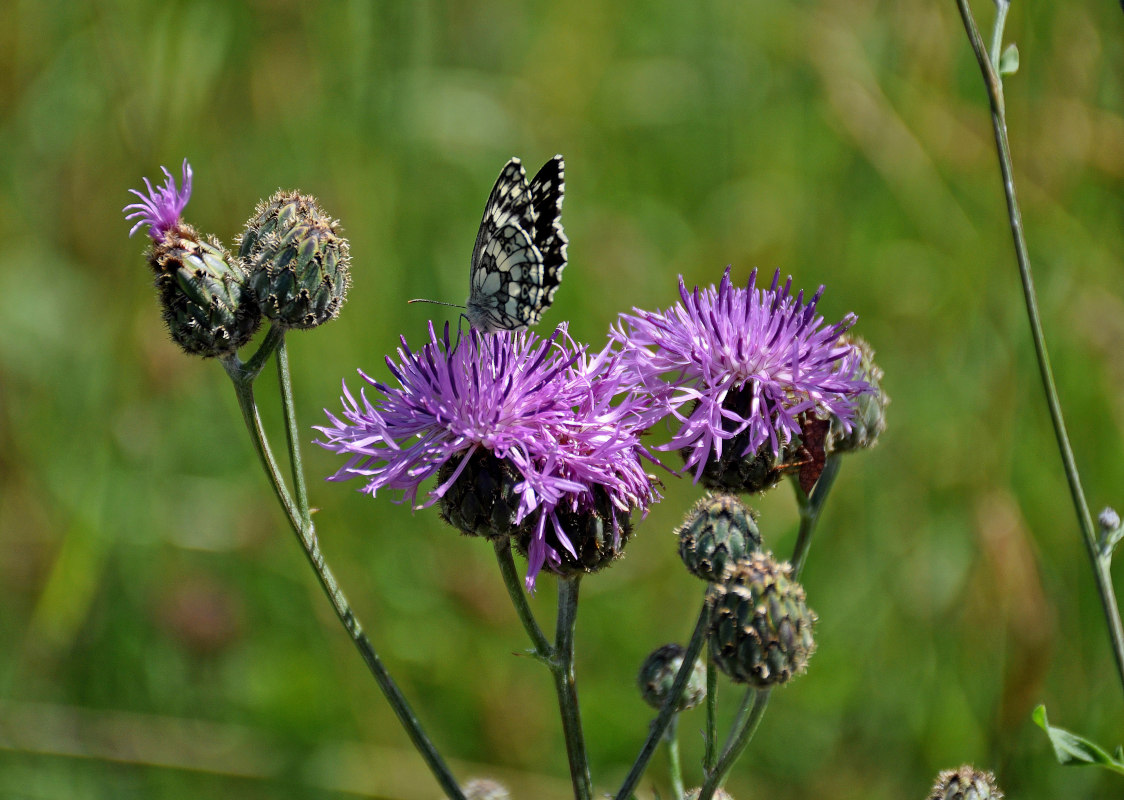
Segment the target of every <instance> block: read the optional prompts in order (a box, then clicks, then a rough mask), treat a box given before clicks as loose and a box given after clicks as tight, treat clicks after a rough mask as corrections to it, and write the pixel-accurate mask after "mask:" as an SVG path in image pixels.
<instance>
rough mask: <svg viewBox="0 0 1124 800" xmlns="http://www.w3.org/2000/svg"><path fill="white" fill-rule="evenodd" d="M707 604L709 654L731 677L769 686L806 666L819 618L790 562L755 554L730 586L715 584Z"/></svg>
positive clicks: (732, 575) (737, 569) (730, 577)
mask: <svg viewBox="0 0 1124 800" xmlns="http://www.w3.org/2000/svg"><path fill="white" fill-rule="evenodd" d="M708 601H709V602H710V605H711V617H710V628H709V631H708V637H709V638H708V641H709V644H710V652H711V654H712V655H713V657H714V661H715V663H716V664H717V665H718V668H719V669H721V670H722V671H723V672H725V673H726V674H727V675H729V676H730V678H731V679H733V680H734V681H736V682H738V683H748V684H751V685H753V686H756V687H758V688H765V687H767V686H775V685H778V684H782V683H785V682H787V681H788V680H789V679H790V678H791V677H792V676H793V675H797V674H799V673H801V672H803V671H804V670H805V669H806V668H807V666H808V658H809V657H810V656H811V655H812V652H813V651H814V650H815V647H816V645H815V641H814V639H813V638H812V628H813V627H814V626H815V624H816V615H815V612H813V611H812V610H811V609H809V608H808V606H807V604H806V603H805V600H804V587H803V586H801V585H800V584H799V583H797V582H796V581H794V580H793V579H792V567H791V566H789V565H788V564H787V563H785V564H778V563H777V562H776V561H775V560H774V559H773V556H772V554H771V553H768V552H756V553H751V554H750V555H749V556H748V557H746V558H744V559H742V560H741V561H738V562H737V563H735V564H734V566H733V568H732V569H731V570H730V571H729V572H728V574H727V577H726V580H725V582H723V583H716V584H712V585H711V587H710V591H709V593H708Z"/></svg>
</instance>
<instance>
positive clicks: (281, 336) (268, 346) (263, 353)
mask: <svg viewBox="0 0 1124 800" xmlns="http://www.w3.org/2000/svg"><path fill="white" fill-rule="evenodd" d="M283 341H285V329H284V328H282V327H280V326H277V325H273V326H271V327H270V329H269V332H268V333H266V335H265V339H263V340H262V343H261V347H259V348H258V351H257V352H256V353H254V354H253V355H252V356H251V357H250V360H249V361H247V362H245V363H242V362H237V363H238V366H239V367H240V369H241V374H242V377H243V378H244V379H246V380H250V381H252V380H254V379H255V378H256V377H258V373H260V372H261V371H262V369H263V368H264V367H265V362H266V361H268V360H269V357H270V356H271V355H273V351H274V350H276V349H277V346H278V345H279V344H281V343H282V342H283ZM234 360H235V361H237V356H236V357H235V358H234ZM227 372H230V369H229V368H228V369H227Z"/></svg>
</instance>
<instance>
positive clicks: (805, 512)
mask: <svg viewBox="0 0 1124 800" xmlns="http://www.w3.org/2000/svg"><path fill="white" fill-rule="evenodd" d="M841 463H842V456H841V455H839V454H837V453H832V454H831V455H829V456H828V457H827V461H825V462H824V466H823V472H821V473H820V477H819V479H818V480H817V481H816V485H815V486H814V487H813V488H812V495H811V497H809V496H808V495H806V494H804V490H803V489H801V488H800V484H799V483H798V482H797V481H796V480H795V479H794V480H793V481H792V485H793V487H794V488H795V490H796V503H797V505H798V506H800V532H799V533H798V534H797V535H796V545H795V547H793V549H792V577H793V580H800V573H801V572H802V571H803V570H804V562H805V561H806V560H807V558H808V550H809V549H810V548H811V546H812V534H813V533H814V532H815V530H816V523H817V522H819V519H820V512H821V511H823V507H824V504H825V503H826V502H827V496H828V495H829V494H830V493H831V487H832V485H834V483H835V479H836V477H837V476H838V475H839V465H840V464H841Z"/></svg>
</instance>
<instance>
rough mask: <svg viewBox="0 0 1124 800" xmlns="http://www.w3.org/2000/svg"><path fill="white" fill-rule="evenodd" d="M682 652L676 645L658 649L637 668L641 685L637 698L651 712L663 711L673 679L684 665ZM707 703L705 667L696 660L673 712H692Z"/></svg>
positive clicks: (667, 645)
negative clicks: (705, 701) (641, 698)
mask: <svg viewBox="0 0 1124 800" xmlns="http://www.w3.org/2000/svg"><path fill="white" fill-rule="evenodd" d="M683 653H684V650H683V648H682V647H681V646H680V645H677V644H665V645H664V646H663V647H657V648H656V649H655V650H653V651H652V653H651V654H650V655H649V656H648V657H647V658H646V659H644V663H643V664H642V665H641V666H640V675H639V676H638V677H637V679H636V680H637V683H638V684H639V685H640V696H641V697H643V698H644V702H645V703H647V704H648V705H650V706H651V707H652V708H654V709H657V710H658V709H661V708H663V704H664V701H665V700H666V699H667V695H668V693H669V692H670V691H671V685H672V684H673V683H675V676H676V674H677V673H678V672H679V668H680V667H681V666H682V665H683ZM705 699H706V666H705V665H704V664H703V663H702V661H699V660H698V659H696V660H695V666H694V668H693V669H692V670H691V677H690V678H688V679H687V686H686V688H684V689H683V694H682V695H681V696H680V698H679V703H678V704H677V705H676V706H675V710H676V711H686V710H687V709H688V708H694V707H695V706H697V705H698V704H699V703H701V702H702V701H703V700H705Z"/></svg>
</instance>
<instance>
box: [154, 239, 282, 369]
mask: <svg viewBox="0 0 1124 800" xmlns="http://www.w3.org/2000/svg"><path fill="white" fill-rule="evenodd" d="M149 265H150V266H151V267H152V270H153V272H155V273H156V281H155V284H156V289H157V291H158V292H159V295H160V304H161V306H163V316H164V322H165V323H166V324H167V326H168V332H169V333H170V334H171V335H172V339H173V340H174V341H175V342H176V344H178V345H179V346H180V347H182V348H183V349H184V351H185V352H186V353H189V354H191V355H197V356H204V357H209V356H223V355H229V354H231V353H233V352H234V351H236V350H237V349H238V348H239V347H241V346H242V345H244V344H246V343H247V342H248V341H250V337H252V336H253V335H254V331H256V330H257V328H258V325H259V324H260V323H261V312H260V311H259V310H258V306H257V303H256V302H255V300H254V296H253V294H252V293H251V292H250V291H249V289H248V288H247V286H246V273H245V272H244V271H243V270H242V268H241V266H239V264H238V262H236V261H234V260H233V259H232V258H231V257H230V254H229V253H227V252H226V249H225V248H224V247H223V246H222V244H221V243H220V242H219V241H218V240H217V239H214V238H211V239H210V240H207V241H204V240H202V239H201V238H199V234H198V233H196V231H195V229H194V228H192V227H191V226H190V225H188V224H186V223H184V222H180V223H178V224H176V225H174V226H173V227H172V228H170V229H169V230H168V231H167V232H166V233H165V234H164V237H163V238H162V239H161V240H160V241H158V242H153V244H152V248H151V249H150V250H149Z"/></svg>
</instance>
